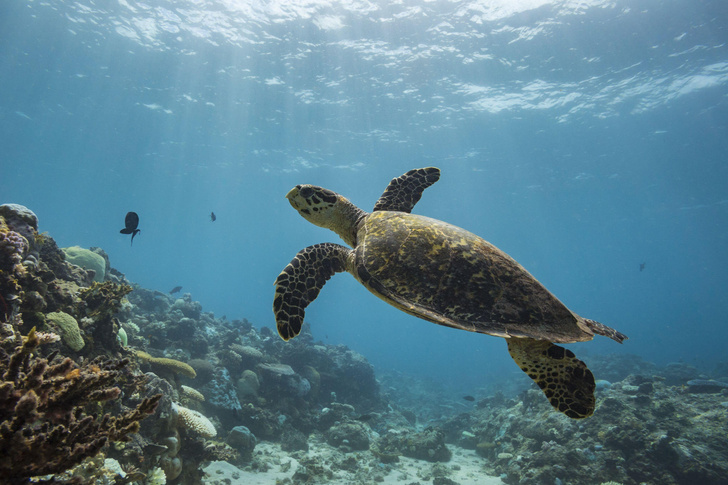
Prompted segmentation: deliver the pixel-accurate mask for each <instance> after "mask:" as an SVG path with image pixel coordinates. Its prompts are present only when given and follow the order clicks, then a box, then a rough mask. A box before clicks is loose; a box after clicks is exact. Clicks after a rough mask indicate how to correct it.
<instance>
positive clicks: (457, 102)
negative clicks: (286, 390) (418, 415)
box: [0, 0, 728, 388]
mask: <svg viewBox="0 0 728 485" xmlns="http://www.w3.org/2000/svg"><path fill="white" fill-rule="evenodd" d="M726 26H728V3H726V2H725V1H724V0H716V1H704V2H695V1H692V0H689V1H688V0H684V1H672V2H657V1H648V2H627V1H616V2H611V1H610V2H605V1H591V2H569V1H566V2H563V1H560V2H549V1H546V0H531V1H523V2H510V1H506V0H502V1H498V2H483V1H472V2H467V1H457V2H456V1H452V2H450V1H443V0H437V1H431V2H430V1H427V2H426V1H407V2H402V3H400V4H396V5H393V4H392V2H367V1H359V2H327V1H320V2H317V1H293V2H290V1H285V2H284V1H277V2H260V3H259V2H243V1H240V2H234V1H232V0H228V1H223V0H216V1H211V0H210V1H182V0H180V1H165V0H150V1H149V2H140V1H135V0H121V1H118V2H117V1H113V2H101V1H96V2H92V1H89V0H80V1H74V2H70V1H67V2H61V1H54V2H41V1H19V0H7V1H3V2H2V3H1V4H0V169H1V171H0V203H5V202H14V203H20V204H23V205H26V206H28V207H29V208H31V209H32V210H33V211H35V212H36V214H37V215H38V216H39V218H40V229H41V231H47V232H48V233H49V234H50V235H51V236H53V237H54V238H55V239H56V241H57V242H58V244H59V246H61V247H65V246H71V245H80V246H84V247H89V246H99V247H101V248H103V249H104V250H105V251H106V252H107V253H108V254H109V257H110V259H111V263H112V265H113V266H114V267H115V268H117V269H119V270H120V271H122V272H123V273H125V274H126V276H127V277H128V278H129V279H130V280H132V281H134V282H137V283H139V284H140V285H142V286H144V287H147V288H152V289H157V290H160V291H165V292H166V291H169V290H170V289H171V288H172V287H174V286H177V285H181V286H183V290H182V291H183V292H190V293H191V294H192V296H193V298H194V299H195V300H198V301H200V302H201V303H202V304H203V307H204V309H205V310H206V311H212V312H214V313H215V315H216V316H222V315H226V316H227V318H228V319H239V318H243V317H244V318H247V319H249V320H250V321H252V322H253V323H254V324H255V325H257V326H269V327H271V328H273V327H274V321H273V315H272V311H271V304H272V297H273V280H274V279H275V277H276V275H277V274H278V273H279V272H280V270H281V269H282V268H283V267H284V266H285V265H286V264H287V263H288V261H290V259H291V258H292V257H293V256H294V255H295V253H296V252H297V251H298V250H299V249H301V248H303V247H305V246H307V245H310V244H314V243H318V242H324V241H333V242H340V241H339V240H338V238H337V236H336V235H335V234H334V233H332V232H329V231H327V230H325V229H321V228H318V227H315V226H313V225H311V224H309V223H307V222H306V221H305V220H303V219H302V218H301V217H300V216H299V215H298V214H297V213H296V212H295V211H294V210H293V209H292V208H291V207H290V206H289V204H288V203H287V201H286V200H285V198H284V196H285V194H286V192H287V191H288V190H289V189H290V188H291V187H292V186H294V185H296V184H300V183H313V184H317V185H321V186H325V187H327V188H330V189H332V190H335V191H337V192H339V193H341V194H343V195H345V196H347V197H348V198H349V199H350V200H352V201H353V202H354V203H356V204H357V205H359V206H360V207H362V208H363V209H365V210H370V209H371V208H372V206H373V204H374V203H375V201H376V200H377V198H378V197H379V195H380V194H381V192H382V191H383V189H384V188H385V187H386V185H387V183H388V182H389V180H390V179H391V178H393V177H395V176H398V175H400V174H402V173H404V172H405V171H407V170H409V169H411V168H416V167H423V166H429V165H435V166H438V167H440V168H441V169H442V178H441V180H440V181H439V182H438V183H437V184H436V185H434V186H433V187H431V188H430V189H428V190H427V191H426V193H425V194H424V196H423V198H422V200H421V201H420V202H419V204H418V205H417V207H416V209H415V211H414V212H416V213H419V214H423V215H428V216H431V217H435V218H438V219H443V220H446V221H448V222H451V223H453V224H456V225H459V226H462V227H464V228H466V229H468V230H470V231H472V232H475V233H477V234H479V235H481V236H483V237H484V238H485V239H487V240H489V241H490V242H492V243H494V244H496V245H497V246H499V247H500V248H501V249H503V250H505V251H506V252H508V253H509V254H510V255H512V256H513V257H515V258H516V259H517V260H518V261H519V262H520V263H521V264H523V265H524V266H525V267H526V268H527V269H529V270H530V271H531V272H532V273H533V274H534V275H535V276H536V277H537V278H538V279H539V280H540V281H541V282H543V283H544V284H545V285H546V286H547V287H548V288H549V289H550V290H551V291H552V292H553V293H554V294H555V295H557V296H558V297H559V298H560V299H561V300H562V301H564V302H565V303H566V304H567V305H568V306H569V307H570V308H571V309H572V310H574V311H576V312H577V313H579V314H581V315H584V316H587V317H590V318H593V319H597V320H600V321H602V322H604V323H607V324H609V325H612V326H614V327H615V328H617V329H619V330H620V331H622V332H624V333H626V334H627V335H629V337H630V340H628V341H627V342H626V343H625V344H624V345H622V346H620V345H618V344H617V343H615V342H612V341H610V340H608V339H605V338H603V337H597V338H596V339H595V340H594V341H593V342H590V343H583V344H577V345H574V346H572V347H571V348H572V349H573V350H574V351H575V352H576V353H577V354H578V355H580V356H583V357H586V358H588V356H589V355H590V354H591V355H593V354H602V353H620V352H628V353H633V354H638V355H640V356H641V357H643V358H644V359H647V360H652V361H656V362H658V363H666V362H672V361H678V360H684V361H687V362H689V363H693V364H696V365H700V366H701V367H703V368H706V369H709V368H710V367H711V366H712V365H713V364H714V363H715V362H717V361H719V360H721V359H723V360H724V359H725V357H724V356H725V348H726V343H728V319H727V318H726V315H727V314H728V297H727V296H726V293H727V291H726V290H727V289H728V288H727V285H726V274H728V250H727V248H728V163H727V162H728V158H727V154H728V130H727V125H728V44H727V42H728V32H727V30H726V29H727V27H726ZM127 211H136V212H137V213H139V215H140V219H141V222H140V226H139V227H140V229H141V234H140V235H138V236H137V237H136V239H135V241H134V245H133V247H132V246H130V244H129V237H128V236H122V235H120V234H119V230H120V229H121V228H122V227H123V219H124V214H125V213H126V212H127ZM211 211H214V212H215V214H216V215H217V221H216V222H214V223H212V222H210V220H209V214H210V212H211ZM640 263H645V269H644V271H640V270H639V268H640ZM307 321H308V323H310V325H311V328H312V331H313V333H314V336H315V337H316V338H317V339H320V340H322V341H324V342H326V343H331V344H345V345H347V346H349V347H351V348H353V349H355V350H358V351H360V352H361V353H363V354H364V355H365V356H366V357H367V358H369V359H370V360H371V361H372V362H373V363H374V364H375V365H377V366H378V367H379V368H380V369H385V370H386V369H393V370H398V371H402V372H405V373H410V374H415V375H421V376H430V377H433V378H434V379H436V380H440V381H443V382H446V383H448V384H450V385H454V386H458V387H462V388H469V387H478V386H484V385H486V384H487V383H488V382H494V381H495V380H497V379H498V378H503V377H506V378H510V376H514V377H515V376H519V378H520V377H521V375H520V371H518V369H517V367H516V366H515V365H514V364H513V362H512V361H511V360H510V358H509V357H508V354H507V352H506V348H505V343H504V342H503V340H501V339H497V338H493V337H489V336H485V335H476V334H471V333H467V332H462V331H456V330H452V329H447V328H444V327H439V326H436V325H432V324H430V323H427V322H424V321H422V320H419V319H416V318H414V317H411V316H408V315H405V314H403V313H401V312H399V311H397V310H395V309H394V308H392V307H390V306H388V305H386V304H385V303H384V302H382V301H380V300H379V299H377V298H376V297H374V296H373V295H371V294H370V293H368V292H367V291H366V290H365V289H364V288H363V287H361V286H360V285H359V284H358V283H357V282H356V281H355V280H354V279H353V278H352V277H351V276H350V275H346V274H342V275H338V276H336V277H335V278H333V279H332V280H331V281H330V282H329V283H328V284H327V285H326V287H325V288H324V290H323V291H322V292H321V295H320V296H319V298H318V300H317V301H316V302H315V303H314V304H312V305H311V306H310V307H309V310H308V312H307ZM597 377H598V376H597ZM523 379H525V377H523Z"/></svg>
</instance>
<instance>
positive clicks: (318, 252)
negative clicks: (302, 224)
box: [273, 243, 351, 340]
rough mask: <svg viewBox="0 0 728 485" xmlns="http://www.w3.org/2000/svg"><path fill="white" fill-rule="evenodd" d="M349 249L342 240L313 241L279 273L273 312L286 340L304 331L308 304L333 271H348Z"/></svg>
mask: <svg viewBox="0 0 728 485" xmlns="http://www.w3.org/2000/svg"><path fill="white" fill-rule="evenodd" d="M349 253H351V250H350V249H349V248H347V247H346V246H342V245H340V244H333V243H322V244H314V245H313V246H309V247H307V248H305V249H302V250H301V251H299V252H298V254H296V257H295V258H293V260H292V261H291V262H290V263H288V266H286V267H285V268H284V269H283V271H282V272H281V274H279V275H278V278H276V283H275V284H276V294H275V298H274V300H273V313H275V316H276V325H277V327H278V335H280V336H281V338H282V339H283V340H290V339H292V338H293V337H295V336H296V335H298V334H299V333H300V332H301V326H302V325H303V316H304V311H305V309H306V307H307V306H308V304H309V303H311V302H312V301H314V300H315V299H316V297H317V296H318V294H319V291H321V288H323V286H324V284H325V283H326V282H327V281H328V280H329V279H330V278H331V277H332V276H333V275H334V274H336V273H339V272H341V271H346V259H347V256H348V254H349Z"/></svg>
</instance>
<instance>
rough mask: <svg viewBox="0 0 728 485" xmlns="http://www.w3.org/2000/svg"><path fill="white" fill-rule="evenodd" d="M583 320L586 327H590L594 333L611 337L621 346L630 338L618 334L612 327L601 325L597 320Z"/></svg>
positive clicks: (620, 333)
mask: <svg viewBox="0 0 728 485" xmlns="http://www.w3.org/2000/svg"><path fill="white" fill-rule="evenodd" d="M583 320H584V323H586V326H587V327H589V329H590V330H591V331H592V332H594V333H596V334H599V335H604V336H605V337H609V338H610V339H612V340H616V341H617V342H619V343H620V344H621V343H622V342H623V341H625V340H627V339H628V338H629V337H627V336H626V335H625V334H623V333H622V332H617V331H616V330H614V329H613V328H612V327H607V326H606V325H604V324H603V323H599V322H597V321H595V320H589V319H588V318H584V319H583Z"/></svg>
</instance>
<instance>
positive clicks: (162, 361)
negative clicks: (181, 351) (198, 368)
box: [134, 350, 197, 379]
mask: <svg viewBox="0 0 728 485" xmlns="http://www.w3.org/2000/svg"><path fill="white" fill-rule="evenodd" d="M134 354H135V355H136V356H137V357H139V358H140V359H142V360H146V361H147V362H149V363H150V364H152V365H157V366H159V367H163V368H164V369H166V370H168V371H170V372H174V373H175V374H182V375H184V376H187V377H190V378H192V379H194V378H195V377H196V376H197V373H196V372H195V369H193V368H192V366H190V365H188V364H185V363H184V362H180V361H179V360H174V359H168V358H166V357H152V356H151V355H149V354H148V353H146V352H142V351H141V350H135V351H134Z"/></svg>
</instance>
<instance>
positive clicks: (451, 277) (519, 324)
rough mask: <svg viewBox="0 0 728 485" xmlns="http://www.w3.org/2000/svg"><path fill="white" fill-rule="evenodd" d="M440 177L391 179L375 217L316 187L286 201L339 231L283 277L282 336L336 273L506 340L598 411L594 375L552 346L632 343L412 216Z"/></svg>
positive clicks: (493, 256) (533, 370)
mask: <svg viewBox="0 0 728 485" xmlns="http://www.w3.org/2000/svg"><path fill="white" fill-rule="evenodd" d="M439 178H440V170H439V169H437V168H435V167H428V168H420V169H415V170H410V171H409V172H407V173H405V174H404V175H402V176H400V177H397V178H395V179H394V180H392V181H391V182H390V183H389V186H388V187H387V189H386V190H385V191H384V194H382V196H381V197H380V199H379V200H378V201H377V203H376V204H375V205H374V211H373V212H371V213H367V212H365V211H363V210H361V209H359V208H358V207H356V206H355V205H354V204H352V203H351V202H349V201H348V200H347V199H346V198H345V197H343V196H341V195H339V194H337V193H335V192H332V191H331V190H327V189H324V188H322V187H317V186H314V185H297V186H295V187H294V188H293V189H291V191H290V192H288V194H287V195H286V198H287V199H288V200H289V202H290V203H291V205H292V206H293V207H294V208H295V209H296V210H297V211H298V212H299V213H300V214H301V215H302V216H303V217H304V218H305V219H306V220H308V221H309V222H311V223H313V224H315V225H317V226H321V227H326V228H328V229H331V230H333V231H334V232H336V233H337V234H338V235H339V236H340V237H341V238H342V239H343V240H344V241H345V242H346V243H347V244H349V245H350V246H351V247H352V248H353V249H349V248H347V247H345V246H342V245H339V244H333V243H322V244H314V245H313V246H309V247H307V248H305V249H303V250H301V251H300V252H299V253H298V254H297V255H296V257H295V258H293V260H292V261H291V262H290V263H289V264H288V266H286V267H285V269H283V271H282V272H281V274H280V275H278V278H277V279H276V282H275V284H276V290H275V299H274V302H273V311H274V313H275V317H276V324H277V327H278V333H279V334H280V336H281V337H282V338H283V340H289V339H291V338H293V337H295V336H296V335H298V334H299V332H300V331H301V325H302V324H303V317H304V310H305V308H306V307H307V306H308V304H309V303H311V302H312V301H313V300H314V299H316V297H317V296H318V294H319V291H320V290H321V288H322V287H323V286H324V284H325V283H326V281H327V280H328V279H329V278H331V276H333V275H334V274H335V273H338V272H342V271H348V272H349V273H351V274H352V275H353V276H354V277H355V278H356V279H357V280H358V281H359V282H360V283H361V284H363V285H364V286H365V287H366V288H367V289H368V290H369V291H371V292H372V293H374V294H375V295H376V296H378V297H379V298H381V299H382V300H384V301H386V302H387V303H389V304H390V305H393V306H395V307H397V308H399V309H400V310H402V311H404V312H407V313H409V314H411V315H414V316H416V317H420V318H422V319H424V320H427V321H430V322H433V323H437V324H440V325H445V326H448V327H453V328H459V329H462V330H468V331H471V332H479V333H486V334H489V335H495V336H497V337H504V338H506V340H507V342H508V351H509V352H510V354H511V357H513V359H514V360H515V361H516V363H517V364H518V366H519V367H520V368H521V369H522V370H523V371H524V372H525V373H526V374H528V376H529V377H530V378H531V379H533V380H534V381H535V382H536V384H538V386H539V387H540V388H541V389H542V390H543V392H544V394H546V397H547V398H548V400H549V402H550V403H551V405H552V406H553V407H554V408H556V409H557V410H558V411H560V412H562V413H564V414H566V415H567V416H569V417H570V418H575V419H580V418H586V417H588V416H591V414H592V413H593V412H594V404H595V401H594V387H595V385H594V376H593V375H592V373H591V371H590V370H589V369H588V368H587V366H586V364H584V363H583V362H582V361H580V360H578V359H577V358H576V357H575V356H574V354H573V353H572V352H571V351H570V350H567V349H564V348H563V347H559V346H557V345H554V344H553V342H558V343H569V342H580V341H585V340H591V339H592V338H593V337H594V334H595V333H597V334H600V335H605V336H607V337H610V338H612V339H614V340H616V341H617V342H620V343H621V342H622V341H623V340H624V339H626V338H627V337H626V336H625V335H623V334H621V333H619V332H617V331H616V330H614V329H612V328H609V327H607V326H606V325H603V324H601V323H599V322H595V321H594V320H589V319H586V318H582V317H580V316H578V315H577V314H575V313H574V312H572V311H570V310H569V309H568V308H566V306H565V305H564V304H563V303H561V302H560V301H559V300H558V299H557V298H556V297H555V296H553V295H552V294H551V293H550V292H549V291H548V290H547V289H546V288H544V286H543V285H541V283H539V282H538V281H537V280H536V278H534V277H533V276H532V275H531V274H530V273H529V272H528V271H526V270H525V269H524V268H523V267H522V266H521V265H520V264H518V263H517V262H516V261H515V260H513V258H511V257H510V256H508V255H507V254H505V253H504V252H503V251H501V250H500V249H498V248H496V247H495V246H493V245H492V244H490V243H488V242H487V241H485V240H483V239H482V238H480V237H478V236H476V235H475V234H472V233H470V232H468V231H466V230H464V229H461V228H459V227H456V226H453V225H451V224H447V223H445V222H442V221H438V220H435V219H431V218H428V217H424V216H420V215H415V214H411V213H410V212H411V211H412V208H413V207H414V206H415V204H416V203H417V202H418V201H419V200H420V197H421V196H422V192H423V191H424V190H425V189H426V188H427V187H429V186H430V185H432V184H434V183H435V182H437V180H438V179H439Z"/></svg>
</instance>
